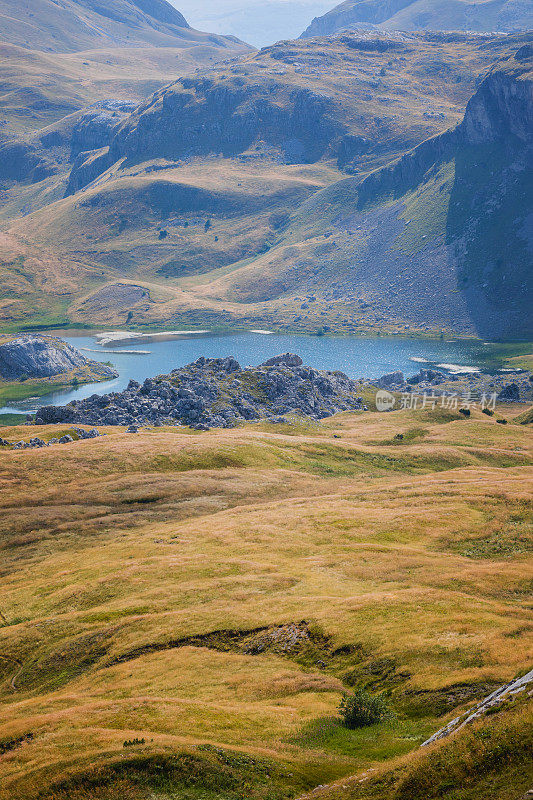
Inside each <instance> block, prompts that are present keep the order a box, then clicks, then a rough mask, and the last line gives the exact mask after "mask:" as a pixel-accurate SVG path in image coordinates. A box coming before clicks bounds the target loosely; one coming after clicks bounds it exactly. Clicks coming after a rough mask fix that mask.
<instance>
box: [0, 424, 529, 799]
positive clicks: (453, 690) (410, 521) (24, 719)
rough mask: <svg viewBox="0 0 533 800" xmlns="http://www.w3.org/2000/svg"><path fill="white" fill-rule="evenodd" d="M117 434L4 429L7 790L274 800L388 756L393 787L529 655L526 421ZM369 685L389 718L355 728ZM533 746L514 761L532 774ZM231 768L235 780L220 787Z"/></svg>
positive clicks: (2, 667) (0, 691)
mask: <svg viewBox="0 0 533 800" xmlns="http://www.w3.org/2000/svg"><path fill="white" fill-rule="evenodd" d="M421 424H422V426H423V427H421ZM104 430H105V432H107V433H108V436H107V437H105V438H102V439H94V440H88V441H86V442H84V443H83V447H80V446H76V447H74V446H72V447H67V448H65V449H59V450H55V449H53V448H51V449H46V450H39V451H32V450H24V451H20V452H12V451H9V450H2V454H1V458H2V481H3V483H2V485H1V488H2V490H3V491H2V492H1V493H0V502H1V503H2V514H1V519H2V522H1V526H0V533H1V548H2V570H3V574H4V582H3V605H2V614H3V615H4V618H5V621H4V622H3V624H2V626H1V627H0V640H1V641H0V654H1V656H2V658H0V678H1V679H2V683H1V688H0V697H1V701H2V707H3V710H4V713H5V717H4V719H5V721H2V720H0V739H1V740H2V741H11V740H18V738H19V737H21V736H23V735H24V734H25V733H26V732H27V731H28V729H30V730H31V732H32V733H33V734H34V736H33V738H32V739H28V740H25V741H23V742H22V743H20V744H17V745H16V746H15V747H14V748H13V749H11V750H10V751H9V754H10V755H9V758H8V757H7V755H8V754H6V758H5V759H2V765H1V767H0V770H1V773H2V788H1V789H0V797H1V798H2V800H4V798H6V800H7V798H8V797H11V796H13V794H14V793H15V792H16V793H17V796H18V797H20V798H22V800H35V798H36V796H38V795H39V792H41V796H42V798H43V800H44V798H45V797H46V800H49V798H54V800H58V799H59V800H67V798H68V800H89V799H90V800H111V798H113V799H114V798H115V797H118V796H121V797H122V796H123V797H125V798H128V800H146V797H147V796H149V793H150V792H151V793H154V792H155V793H156V794H157V793H158V792H159V793H161V792H163V793H164V792H166V793H167V794H168V793H170V794H172V793H173V796H175V797H176V798H180V800H189V798H190V797H195V794H194V792H196V793H197V795H198V796H201V793H202V792H203V793H204V795H205V796H206V797H207V798H209V800H215V798H219V800H220V798H224V800H230V799H231V800H236V798H238V797H240V796H242V795H243V794H245V796H246V797H250V798H254V800H267V798H268V800H274V799H275V800H278V799H279V798H282V797H284V796H287V797H290V796H292V797H294V796H300V795H301V794H302V793H303V792H305V791H306V790H307V789H311V788H313V787H315V786H317V784H326V783H329V782H330V781H335V780H338V779H340V778H342V781H341V782H342V783H345V782H347V785H349V786H350V787H351V786H352V779H350V778H349V777H347V776H349V775H350V774H354V773H358V772H360V771H362V770H365V769H366V768H368V767H369V766H371V765H373V766H378V767H379V770H378V771H379V774H380V775H381V774H383V775H384V776H385V777H383V780H384V781H385V780H386V781H389V782H391V783H390V785H391V786H394V785H396V784H397V783H398V781H399V780H400V778H402V779H403V778H404V777H405V776H407V775H408V774H411V772H410V771H411V770H415V769H418V767H417V766H416V765H417V764H418V763H420V764H421V763H422V762H419V761H418V759H419V758H420V756H419V755H418V753H417V752H416V749H417V746H418V745H419V744H420V743H421V741H423V740H424V739H425V738H427V737H428V736H429V735H430V734H431V733H432V732H433V731H434V730H436V729H437V728H439V727H440V726H441V725H442V724H443V723H444V721H446V719H447V718H449V717H448V716H447V715H454V714H455V715H456V714H457V713H458V711H460V710H461V709H463V708H464V707H465V704H466V705H468V704H469V703H473V702H475V701H476V700H477V699H478V698H479V697H480V696H484V695H485V694H487V693H488V692H489V691H490V690H491V687H492V686H494V685H495V684H496V685H498V684H500V683H503V682H505V681H506V680H509V679H510V678H511V677H513V676H514V674H515V673H517V672H518V671H519V670H523V669H524V650H525V647H526V641H527V636H528V633H529V632H530V618H529V616H530V615H529V610H528V606H527V603H528V598H529V594H530V592H531V585H530V582H529V580H530V579H529V571H528V566H527V564H528V562H527V557H528V553H529V552H530V550H529V547H530V539H529V538H528V524H529V523H528V520H529V514H530V508H529V506H528V503H527V502H525V499H524V481H525V480H526V479H527V476H528V475H529V470H530V469H531V463H532V461H533V455H532V452H531V442H530V431H529V428H528V427H527V426H523V425H508V426H506V427H505V428H501V427H500V426H497V425H495V424H494V421H493V419H491V418H489V417H487V416H485V415H483V414H481V413H480V412H479V411H477V410H474V411H473V412H472V415H471V418H470V420H469V422H468V423H466V422H465V421H464V420H463V419H461V417H460V415H458V414H457V413H453V414H451V413H448V412H447V413H446V414H444V415H442V414H441V413H440V412H438V411H437V410H436V411H435V412H427V414H426V413H424V416H423V417H421V415H420V413H418V414H417V413H415V412H409V411H395V412H392V413H391V414H366V415H358V414H343V415H339V416H337V417H333V418H331V419H328V420H326V421H323V422H321V423H313V425H310V424H305V422H304V421H299V422H297V423H296V422H295V423H294V425H287V426H274V425H266V424H264V425H261V426H244V427H239V428H235V429H229V430H224V431H220V430H213V431H211V432H209V433H206V434H203V435H198V434H196V433H195V432H192V431H188V430H186V429H172V428H157V429H154V430H152V431H143V432H140V433H139V434H137V435H136V436H135V437H132V436H130V435H128V434H127V433H125V432H124V431H123V430H122V429H119V428H108V429H104ZM35 431H36V433H37V434H38V435H39V436H41V437H42V438H43V439H45V440H46V439H47V438H50V437H51V436H55V437H57V436H59V435H63V433H69V429H68V428H64V427H62V426H49V427H47V428H36V429H35ZM410 431H416V434H413V435H412V438H411V439H410V438H409V436H408V434H409V432H410ZM420 431H423V435H420ZM399 432H401V433H402V434H403V435H404V436H406V437H407V440H406V439H405V438H404V440H400V441H403V442H405V444H399V445H397V446H396V447H391V445H390V442H392V441H395V438H394V437H395V436H396V435H397V434H398V433H399ZM24 434H27V428H24V427H23V426H20V427H18V428H17V427H14V428H5V429H4V430H0V436H3V437H5V438H8V439H9V440H10V441H15V440H16V439H17V438H22V436H23V435H24ZM339 436H341V439H339V438H336V437H339ZM503 443H505V444H504V445H503ZM412 451H415V452H412ZM415 465H416V467H415ZM414 467H415V472H414V474H413V471H412V470H413V468H414ZM480 476H481V477H482V478H483V480H479V477H480ZM6 487H8V489H9V490H8V491H6V490H5V489H6ZM496 487H497V488H496ZM81 497H83V502H80V498H81ZM28 498H30V499H28ZM444 534H446V535H445V536H444ZM35 631H45V632H46V635H45V636H44V635H40V636H36V635H35ZM517 644H518V645H519V646H517ZM354 690H357V692H362V693H363V697H364V698H368V697H370V698H371V699H373V698H374V697H376V696H377V697H381V696H383V697H386V698H387V699H386V702H387V705H388V706H389V707H390V708H393V709H394V711H395V713H396V720H395V721H394V722H392V723H391V722H389V721H388V720H387V719H382V720H381V721H375V722H373V724H370V725H365V726H364V727H361V728H348V727H346V726H345V725H344V724H342V721H341V719H340V718H339V716H338V711H337V710H338V708H339V703H340V701H341V698H342V696H343V694H348V695H350V693H352V692H353V691H354ZM365 702H366V700H365ZM506 714H507V712H501V713H499V714H495V715H493V716H492V717H490V718H488V719H489V720H492V721H494V724H496V723H498V725H499V724H503V723H504V721H505V718H506ZM29 719H31V726H30V725H29V723H28V720H29ZM8 720H9V721H8ZM492 721H491V722H490V724H491V725H492V724H493V722H492ZM143 739H144V743H142V740H143ZM124 742H132V744H131V745H128V746H126V747H124ZM73 743H75V748H76V750H75V757H74V759H73V756H72V752H73V751H72V747H73ZM221 745H223V746H221ZM206 746H207V749H205V748H206ZM491 747H492V745H491ZM210 748H215V749H210ZM411 751H414V752H411ZM265 752H268V754H269V756H268V759H269V760H267V761H266V762H265V761H264V753H265ZM443 752H444V751H443ZM451 752H452V751H450V753H451ZM453 752H455V753H456V755H450V758H452V759H456V758H457V759H459V761H460V759H461V758H462V756H460V753H459V751H453ZM15 754H16V755H15ZM192 756H194V758H192V760H191V757H192ZM423 757H424V758H426V755H425V754H423ZM515 757H516V759H518V761H516V762H515V761H513V759H514V758H515ZM131 758H134V759H135V761H134V762H133V761H131ZM392 758H393V759H395V761H394V764H395V765H396V766H395V767H394V770H393V772H392V774H389V772H388V771H387V769H388V768H387V762H388V760H389V759H392ZM520 758H521V756H519V749H518V748H517V749H516V750H513V751H512V753H511V755H510V761H509V768H508V767H507V766H504V767H495V768H494V775H496V776H497V778H495V780H496V779H497V780H500V778H499V777H498V776H500V775H502V776H505V777H506V779H507V780H508V781H510V785H511V786H514V787H515V788H517V787H518V788H520V787H521V785H522V784H521V782H520V781H521V780H522V777H523V775H522V777H519V776H520V772H519V770H518V768H517V767H515V766H512V765H513V764H515V763H516V764H518V763H522V762H520V760H519V759H520ZM124 759H126V760H124ZM197 759H200V761H198V760H197ZM398 759H400V760H401V759H404V760H401V762H398ZM459 761H458V762H457V763H459ZM176 764H179V765H180V766H179V768H178V766H176ZM29 765H31V768H30V767H29ZM124 765H127V766H124ZM223 765H226V767H227V768H228V769H229V770H230V772H231V775H232V776H233V777H232V778H231V780H232V781H234V783H233V784H232V786H234V787H237V788H233V789H228V788H224V786H222V785H221V784H217V783H209V781H211V778H210V777H206V776H209V775H215V774H217V772H219V771H220V770H221V769H223V768H224V769H225V768H226V767H224V766H223ZM420 769H422V767H420ZM206 770H207V771H206ZM457 774H459V773H457ZM77 775H78V777H76V776H77ZM158 776H159V777H158ZM192 776H195V777H194V780H193V777H192ZM402 776H403V777H402ZM213 780H214V778H213ZM439 780H440V779H439ZM454 780H455V778H454ZM502 780H503V778H502ZM194 781H196V783H195V782H194ZM395 782H396V783H395ZM353 785H357V786H361V787H364V786H368V791H369V792H370V791H371V790H372V791H374V787H378V786H379V787H380V788H379V791H378V789H377V788H376V794H375V796H376V797H380V800H381V798H382V797H385V798H387V800H388V797H389V795H387V794H386V791H389V790H388V789H387V790H386V791H385V789H384V788H383V786H384V785H388V784H382V785H380V784H379V782H378V778H377V777H376V778H375V780H374V778H372V781H371V782H370V781H369V782H365V783H364V784H358V783H356V784H353ZM406 785H407V784H406ZM436 785H440V784H439V783H438V781H437V783H436ZM498 785H499V784H498ZM52 787H54V788H52ZM193 789H194V791H193ZM320 791H321V792H326V789H324V790H320ZM380 791H381V792H382V794H381V795H380V794H379V792H380ZM405 791H407V789H406V790H405ZM417 791H418V790H417ZM420 791H422V790H420ZM524 791H525V790H524ZM232 792H233V793H234V796H233V795H232ZM239 792H240V793H241V794H240V795H239ZM269 792H270V794H269ZM191 793H192V794H191ZM516 793H517V792H515V794H516ZM333 796H334V795H332V797H333ZM348 796H349V795H348ZM362 796H364V795H362ZM368 796H369V797H370V796H372V795H371V794H369V795H368ZM354 797H359V795H357V794H355V795H354ZM502 797H504V798H505V800H507V797H506V795H505V794H504V795H502ZM195 800H196V797H195ZM461 800H462V798H461ZM469 800H470V798H469ZM509 800H515V798H514V796H512V795H509Z"/></svg>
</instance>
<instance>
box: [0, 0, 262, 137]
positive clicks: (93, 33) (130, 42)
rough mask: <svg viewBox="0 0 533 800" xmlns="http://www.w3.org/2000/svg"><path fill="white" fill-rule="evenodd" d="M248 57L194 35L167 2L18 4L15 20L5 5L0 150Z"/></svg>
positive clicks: (237, 46) (38, 0) (241, 47)
mask: <svg viewBox="0 0 533 800" xmlns="http://www.w3.org/2000/svg"><path fill="white" fill-rule="evenodd" d="M249 50H250V48H249V47H248V46H247V45H245V44H243V43H242V42H239V41H238V40H237V39H235V38H234V37H227V36H217V35H214V34H208V33H202V32H200V31H196V30H193V29H192V28H190V27H189V25H188V24H187V22H186V21H185V18H184V17H183V15H182V14H180V13H179V12H178V11H176V9H175V8H174V7H173V6H171V5H170V4H169V3H167V2H166V0H118V1H116V0H113V2H111V0H102V2H95V1H94V0H79V1H78V0H61V2H59V0H20V2H18V3H17V9H16V14H15V13H13V3H11V2H5V0H0V84H1V88H0V143H1V142H2V141H8V140H11V139H13V138H14V137H19V136H21V135H28V134H30V133H31V132H33V131H35V130H39V129H42V128H44V127H46V126H48V125H50V124H52V123H54V122H57V121H58V120H59V119H61V118H62V117H64V116H66V115H68V114H71V113H73V112H75V111H77V110H79V109H81V108H83V107H85V106H88V105H91V104H92V103H94V102H97V101H102V100H109V99H110V98H113V99H114V100H122V101H128V102H133V103H139V102H140V101H141V100H142V99H144V98H145V97H147V96H149V95H150V94H151V93H152V92H153V91H155V90H156V89H157V88H159V87H160V86H161V85H162V84H164V83H168V82H169V81H170V80H172V79H173V78H176V77H177V76H179V75H183V74H186V73H188V72H191V71H193V70H194V69H195V68H196V67H198V66H207V65H210V64H213V63H215V62H216V61H220V60H223V59H226V58H231V57H233V56H235V55H239V54H242V53H246V52H249Z"/></svg>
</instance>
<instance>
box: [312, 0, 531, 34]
mask: <svg viewBox="0 0 533 800" xmlns="http://www.w3.org/2000/svg"><path fill="white" fill-rule="evenodd" d="M375 26H377V27H379V28H382V29H385V30H399V31H418V30H434V31H527V30H531V29H532V28H533V9H532V8H531V5H530V4H529V3H526V2H523V0H480V1H478V2H476V1H475V0H392V2H385V0H345V2H343V3H340V4H339V5H338V6H335V8H333V9H332V10H331V11H328V12H327V13H326V14H324V15H322V16H321V17H315V19H314V20H313V21H312V23H311V24H310V25H309V27H308V28H307V29H306V30H305V31H304V33H303V34H302V37H303V38H308V37H312V36H327V35H330V34H332V33H338V32H339V31H342V30H350V28H352V29H357V28H358V27H361V28H368V27H370V28H372V27H375Z"/></svg>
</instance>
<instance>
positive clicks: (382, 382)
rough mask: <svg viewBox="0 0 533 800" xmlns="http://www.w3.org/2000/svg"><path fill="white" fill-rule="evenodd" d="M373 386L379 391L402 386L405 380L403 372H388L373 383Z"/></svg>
mask: <svg viewBox="0 0 533 800" xmlns="http://www.w3.org/2000/svg"><path fill="white" fill-rule="evenodd" d="M374 385H375V386H377V387H378V388H379V389H393V388H396V387H400V386H404V385H405V378H404V376H403V372H400V371H399V370H398V371H397V372H389V373H388V374H387V375H382V376H381V378H378V379H377V381H374Z"/></svg>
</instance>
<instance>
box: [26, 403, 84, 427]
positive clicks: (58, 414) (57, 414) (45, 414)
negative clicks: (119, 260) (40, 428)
mask: <svg viewBox="0 0 533 800" xmlns="http://www.w3.org/2000/svg"><path fill="white" fill-rule="evenodd" d="M74 417H75V411H74V408H73V407H72V406H70V405H68V406H43V407H42V408H40V409H39V410H38V411H37V413H36V414H35V424H36V425H55V424H57V423H58V422H71V421H73V420H74Z"/></svg>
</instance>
